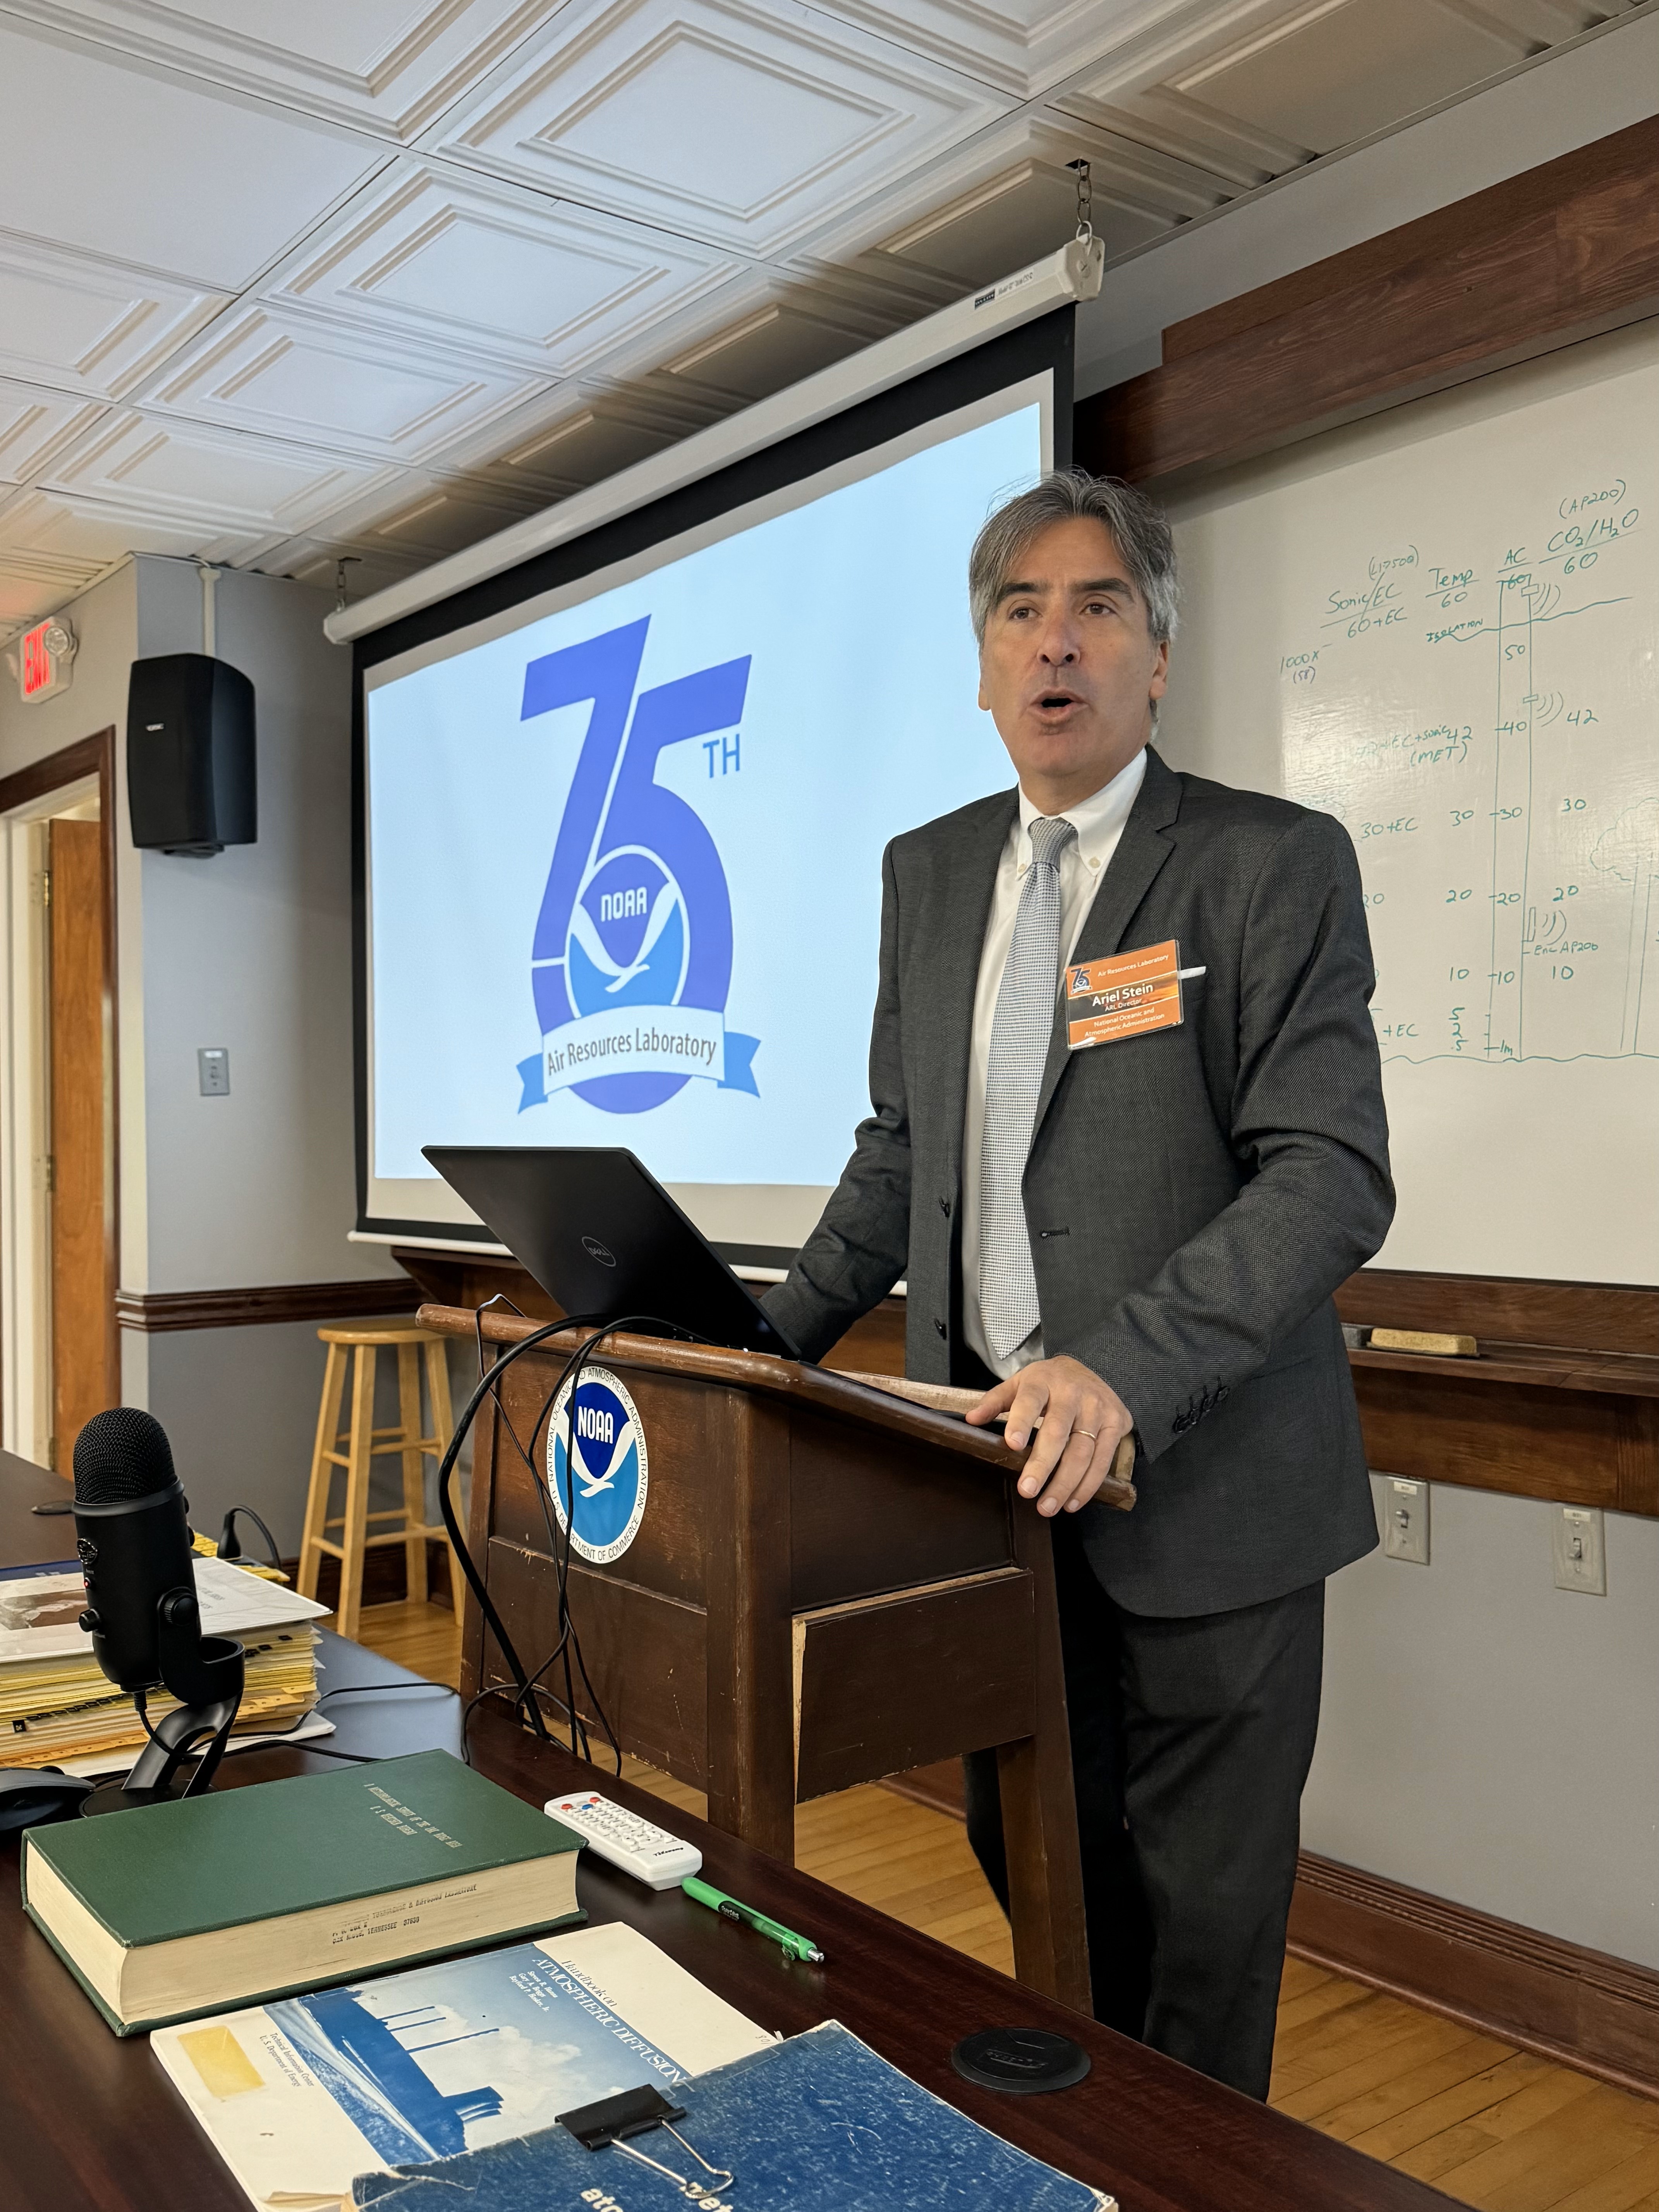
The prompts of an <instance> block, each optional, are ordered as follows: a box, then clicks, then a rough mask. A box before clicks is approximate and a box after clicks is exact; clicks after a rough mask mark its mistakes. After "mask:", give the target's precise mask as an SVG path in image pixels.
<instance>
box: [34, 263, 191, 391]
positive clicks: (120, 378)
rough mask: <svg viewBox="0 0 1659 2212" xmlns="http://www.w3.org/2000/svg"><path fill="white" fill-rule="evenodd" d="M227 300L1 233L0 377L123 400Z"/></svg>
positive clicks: (159, 278) (189, 287)
mask: <svg viewBox="0 0 1659 2212" xmlns="http://www.w3.org/2000/svg"><path fill="white" fill-rule="evenodd" d="M224 304H225V300H224V295H222V294H221V293H216V292H204V291H201V290H199V289H197V288H195V287H193V286H190V285H183V284H174V283H169V282H168V281H167V279H166V278H164V277H156V276H147V275H145V274H143V272H142V271H140V270H130V269H123V268H121V267H120V266H119V265H118V264H116V263H114V262H112V261H105V260H100V259H97V258H94V257H93V256H92V255H89V254H84V253H70V252H65V251H64V249H63V248H61V247H58V246H38V245H35V244H34V243H33V242H32V241H31V240H28V239H23V238H12V237H8V236H7V235H6V234H4V233H3V232H0V373H4V374H10V375H15V376H25V377H34V378H38V379H40V380H41V381H42V382H44V383H47V384H52V385H56V386H58V387H59V388H60V389H62V390H64V391H66V392H81V393H83V394H84V395H85V396H86V397H87V398H99V399H118V398H121V397H122V396H123V394H124V393H125V392H127V391H128V390H130V388H131V386H132V385H134V384H135V383H136V382H137V380H138V379H139V378H141V377H142V376H143V375H144V374H145V373H146V372H147V371H148V370H149V369H151V368H155V366H156V365H157V363H159V362H161V361H164V360H165V359H166V358H167V355H168V354H169V353H170V352H171V351H172V350H173V348H174V347H175V346H178V345H180V344H182V343H183V342H184V341H185V339H186V338H188V337H190V336H191V334H192V332H194V331H197V330H199V329H200V328H201V327H202V325H204V323H206V322H208V321H210V319H211V318H212V317H213V316H214V315H216V314H217V313H218V312H219V310H220V308H221V307H223V306H224Z"/></svg>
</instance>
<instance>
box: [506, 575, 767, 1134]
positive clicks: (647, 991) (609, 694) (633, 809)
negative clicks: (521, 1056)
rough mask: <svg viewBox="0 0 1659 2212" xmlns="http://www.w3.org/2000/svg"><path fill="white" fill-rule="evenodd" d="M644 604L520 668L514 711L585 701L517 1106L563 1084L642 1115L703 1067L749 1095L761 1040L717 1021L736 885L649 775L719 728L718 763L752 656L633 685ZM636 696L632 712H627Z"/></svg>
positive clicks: (722, 1016) (687, 816)
mask: <svg viewBox="0 0 1659 2212" xmlns="http://www.w3.org/2000/svg"><path fill="white" fill-rule="evenodd" d="M649 627H650V617H649V616H646V617H643V618H642V619H641V620H640V621H639V622H634V623H625V624H624V625H623V627H622V628H621V629H612V630H606V631H605V633H604V634H603V635H601V636H599V637H594V638H589V639H587V640H586V641H585V642H584V643H582V644H580V645H568V646H565V647H562V649H561V650H560V651H559V652H557V653H548V654H546V655H545V656H544V658H543V659H539V660H532V662H531V664H530V665H529V666H528V668H526V671H525V680H524V704H523V707H522V709H521V710H520V711H521V719H522V720H526V721H528V720H531V719H532V717H533V716H535V715H538V714H550V713H551V712H552V711H553V709H554V708H558V707H572V706H579V705H581V704H584V703H587V702H591V706H592V712H591V714H590V715H589V718H588V724H587V734H586V738H584V740H583V743H582V749H581V754H580V758H579V759H578V761H577V763H576V772H575V775H574V778H573V779H572V781H571V786H570V793H569V796H568V799H567V800H566V802H565V809H564V813H563V816H562V818H561V820H560V823H559V827H558V831H557V835H556V840H555V842H554V848H553V864H552V866H551V867H550V870H549V872H548V878H547V889H546V890H545V891H544V894H543V896H542V905H541V912H540V915H539V916H538V919H537V922H536V933H535V939H534V942H533V944H532V948H531V959H530V979H531V986H532V990H533V992H534V994H535V1004H536V1012H537V1015H538V1019H539V1021H540V1024H541V1031H542V1047H541V1050H540V1051H539V1052H538V1053H534V1054H532V1055H531V1057H530V1058H529V1059H528V1060H521V1061H520V1063H519V1074H520V1079H521V1080H522V1083H523V1085H524V1090H523V1096H522V1097H521V1098H520V1102H519V1107H520V1112H521V1113H522V1112H523V1111H524V1109H526V1107H529V1106H538V1105H541V1104H542V1103H544V1101H545V1100H546V1099H547V1098H548V1097H550V1095H551V1094H552V1093H553V1092H554V1091H564V1090H568V1091H574V1093H575V1095H576V1097H578V1098H580V1099H583V1100H585V1101H586V1103H588V1104H589V1105H591V1106H597V1107H599V1109H601V1110H602V1111H604V1112H605V1113H607V1114H643V1113H647V1112H648V1111H649V1110H650V1109H651V1108H652V1107H653V1106H660V1105H662V1104H663V1103H665V1100H667V1099H670V1098H671V1097H674V1096H675V1094H676V1093H677V1092H678V1091H681V1090H683V1089H684V1086H685V1085H686V1084H687V1083H689V1082H691V1081H693V1080H695V1079H698V1078H701V1079H703V1080H704V1081H707V1082H712V1083H714V1084H717V1085H719V1086H720V1089H721V1090H723V1091H748V1092H749V1093H750V1096H757V1095H758V1093H757V1087H756V1083H755V1077H754V1071H753V1068H752V1066H750V1062H751V1061H752V1060H753V1058H754V1054H755V1048H756V1046H757V1043H758V1042H759V1040H758V1039H757V1038H755V1037H752V1036H740V1035H739V1034H738V1032H737V1031H736V1030H728V1029H727V1028H726V994H727V993H728V991H729V990H730V988H731V984H732V900H731V895H730V893H729V892H728V890H727V889H726V872H725V870H724V868H723V867H722V866H721V865H720V854H719V853H718V852H717V851H716V849H715V846H714V839H713V838H712V837H711V836H709V834H708V828H707V826H706V825H705V823H703V821H702V817H701V816H700V815H698V814H697V812H696V810H695V809H694V808H693V807H691V806H690V805H688V804H687V803H686V801H685V800H684V799H682V798H680V797H679V796H678V794H677V793H674V792H671V791H666V790H665V789H664V788H663V787H662V786H661V785H660V784H659V783H658V781H656V771H657V762H658V758H659V755H660V754H661V753H662V752H663V751H664V750H665V748H666V747H667V746H669V745H674V744H683V743H684V741H685V740H686V739H688V738H713V739H714V744H711V745H710V746H709V748H708V750H709V753H710V762H709V768H710V774H711V775H712V774H713V772H714V761H715V758H716V757H717V752H718V757H720V761H721V766H722V771H724V769H725V767H726V764H727V763H728V761H730V762H731V763H735V761H736V758H737V754H736V741H735V739H732V740H727V741H726V744H725V745H724V747H723V749H722V748H721V747H720V735H719V733H720V732H725V731H735V730H736V727H737V725H738V722H739V720H741V719H742V715H743V707H744V697H745V695H746V693H747V691H748V688H749V660H748V658H747V657H746V656H745V657H744V659H741V660H727V661H722V662H721V663H720V665H719V666H718V667H714V668H700V669H698V670H697V671H696V672H695V673H694V674H692V675H690V676H681V677H678V678H675V679H674V680H673V681H672V682H671V683H668V684H657V685H655V686H654V687H653V689H652V690H648V691H641V692H638V694H637V696H635V687H636V685H637V683H638V680H639V672H640V661H641V657H642V656H643V653H644V651H645V639H646V632H647V629H649ZM630 709H631V713H630Z"/></svg>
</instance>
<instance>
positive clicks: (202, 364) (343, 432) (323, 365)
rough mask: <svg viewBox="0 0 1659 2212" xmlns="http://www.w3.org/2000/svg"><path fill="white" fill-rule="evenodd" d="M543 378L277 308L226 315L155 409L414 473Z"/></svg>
mask: <svg viewBox="0 0 1659 2212" xmlns="http://www.w3.org/2000/svg"><path fill="white" fill-rule="evenodd" d="M545 383H546V380H544V379H538V378H536V377H533V376H531V375H528V374H526V372H524V371H523V370H520V369H512V368H501V367H499V366H496V365H493V364H491V363H489V362H480V361H477V360H476V359H469V358H468V357H467V356H464V355H462V354H460V353H451V352H446V351H441V350H440V349H438V348H436V347H435V346H428V345H420V344H417V343H416V342H415V341H414V340H413V339H411V338H408V337H395V338H394V337H391V336H390V335H389V334H387V333H386V332H384V331H368V332H356V331H349V330H346V329H343V328H340V327H337V325H335V324H334V323H332V322H325V321H323V320H321V319H319V318H317V317H314V316H307V315H304V314H300V313H295V311H294V310H293V309H291V308H287V309H284V308H279V307H274V306H264V307H250V308H246V309H244V310H241V311H240V312H239V313H236V314H235V315H234V316H228V317H225V318H222V320H221V322H220V324H219V325H217V326H216V328H215V329H214V330H213V331H210V333H209V336H208V338H207V339H206V340H205V341H204V343H201V344H200V345H198V346H197V347H196V348H194V349H192V351H191V354H190V355H188V356H186V357H185V360H184V361H183V362H175V363H174V364H173V365H172V366H170V367H169V368H168V369H167V373H166V374H165V377H164V378H163V379H161V380H158V381H157V382H155V383H154V384H152V385H151V386H149V390H148V391H147V393H146V402H147V404H149V405H151V406H154V407H157V408H166V409H168V410H175V411H177V412H178V413H179V414H182V415H187V416H190V417H191V418H192V419H193V420H197V421H208V422H217V423H220V424H222V425H223V427H224V428H227V429H231V430H246V431H251V432H252V433H254V434H255V435H259V436H270V437H282V438H294V439H300V440H304V441H310V442H311V443H313V444H315V445H319V446H324V447H328V448H330V449H331V450H334V451H339V452H344V453H358V454H361V455H362V456H364V457H365V458H372V459H377V460H383V461H402V462H404V463H406V464H409V465H417V464H419V463H420V462H422V461H424V460H426V459H428V458H429V457H430V456H431V455H433V454H434V453H437V452H438V451H439V450H440V449H441V447H443V446H444V445H446V444H447V443H448V442H449V441H452V440H453V439H454V438H457V437H459V435H462V434H463V433H464V432H467V431H471V430H475V429H477V428H480V427H482V425H483V424H484V423H486V422H489V421H490V419H491V418H492V417H493V416H496V415H499V414H501V413H503V412H504V411H505V410H507V409H509V408H512V407H514V406H516V405H517V404H519V402H520V401H521V400H523V399H525V398H528V397H529V396H530V395H531V394H532V393H533V392H537V391H539V390H543V389H544V388H545Z"/></svg>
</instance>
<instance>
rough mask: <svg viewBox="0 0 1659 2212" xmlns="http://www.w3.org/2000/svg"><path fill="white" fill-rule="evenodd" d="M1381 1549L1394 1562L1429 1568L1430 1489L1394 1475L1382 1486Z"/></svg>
mask: <svg viewBox="0 0 1659 2212" xmlns="http://www.w3.org/2000/svg"><path fill="white" fill-rule="evenodd" d="M1383 1551H1384V1552H1385V1553H1387V1554H1388V1556H1389V1559H1407V1560H1409V1561H1410V1563H1411V1564H1412V1565H1413V1566H1418V1567H1426V1566H1427V1565H1428V1564H1429V1486H1428V1484H1427V1483H1426V1482H1410V1481H1408V1480H1407V1478H1406V1477H1405V1476H1404V1475H1403V1474H1391V1475H1389V1477H1388V1479H1387V1480H1386V1481H1385V1482H1384V1484H1383Z"/></svg>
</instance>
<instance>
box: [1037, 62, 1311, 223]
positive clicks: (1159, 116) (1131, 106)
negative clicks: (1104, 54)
mask: <svg viewBox="0 0 1659 2212" xmlns="http://www.w3.org/2000/svg"><path fill="white" fill-rule="evenodd" d="M1066 100H1067V104H1068V105H1069V106H1070V107H1071V108H1072V110H1073V112H1074V113H1076V114H1079V115H1084V116H1086V117H1088V118H1089V119H1090V120H1091V121H1092V122H1095V123H1097V124H1099V125H1101V126H1102V127H1103V129H1106V130H1109V131H1116V132H1117V133H1119V135H1120V136H1121V137H1127V138H1129V139H1132V140H1138V141H1139V143H1142V144H1143V145H1147V146H1155V147H1157V148H1158V149H1160V150H1161V151H1163V152H1164V153H1165V154H1168V155H1172V156H1174V157H1175V158H1176V159H1178V160H1181V161H1190V162H1192V163H1194V166H1195V167H1200V168H1203V169H1206V170H1207V171H1208V172H1209V173H1211V174H1212V176H1214V177H1215V178H1216V179H1218V181H1219V183H1220V184H1221V185H1222V186H1223V188H1224V190H1225V193H1226V196H1227V197H1233V196H1235V195H1237V193H1239V192H1247V191H1254V190H1255V187H1256V186H1257V185H1265V184H1266V183H1267V181H1268V179H1270V178H1273V177H1282V176H1283V175H1284V174H1285V171H1286V170H1287V169H1294V168H1297V167H1299V166H1300V165H1301V164H1302V163H1303V162H1304V161H1311V160H1312V159H1313V158H1314V155H1313V149H1312V148H1311V147H1310V146H1303V145H1300V144H1298V143H1297V142H1296V141H1294V140H1293V139H1289V138H1281V137H1278V136H1277V135H1276V134H1275V133H1273V132H1272V131H1262V130H1261V129H1258V128H1255V127H1253V126H1252V125H1249V124H1248V123H1244V122H1241V121H1240V119H1239V118H1238V117H1237V116H1236V115H1224V114H1223V113H1222V112H1221V111H1220V109H1219V108H1215V107H1206V106H1205V104H1204V103H1203V101H1202V100H1194V99H1193V98H1192V97H1191V95H1190V94H1187V93H1180V92H1172V91H1171V90H1170V88H1169V87H1168V86H1167V85H1153V86H1151V87H1150V88H1148V89H1146V91H1144V92H1124V93H1122V94H1120V95H1119V97H1118V99H1117V100H1113V99H1111V98H1106V99H1103V100H1097V99H1093V98H1091V97H1090V96H1089V95H1088V94H1085V93H1081V92H1071V93H1068V94H1066Z"/></svg>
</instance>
